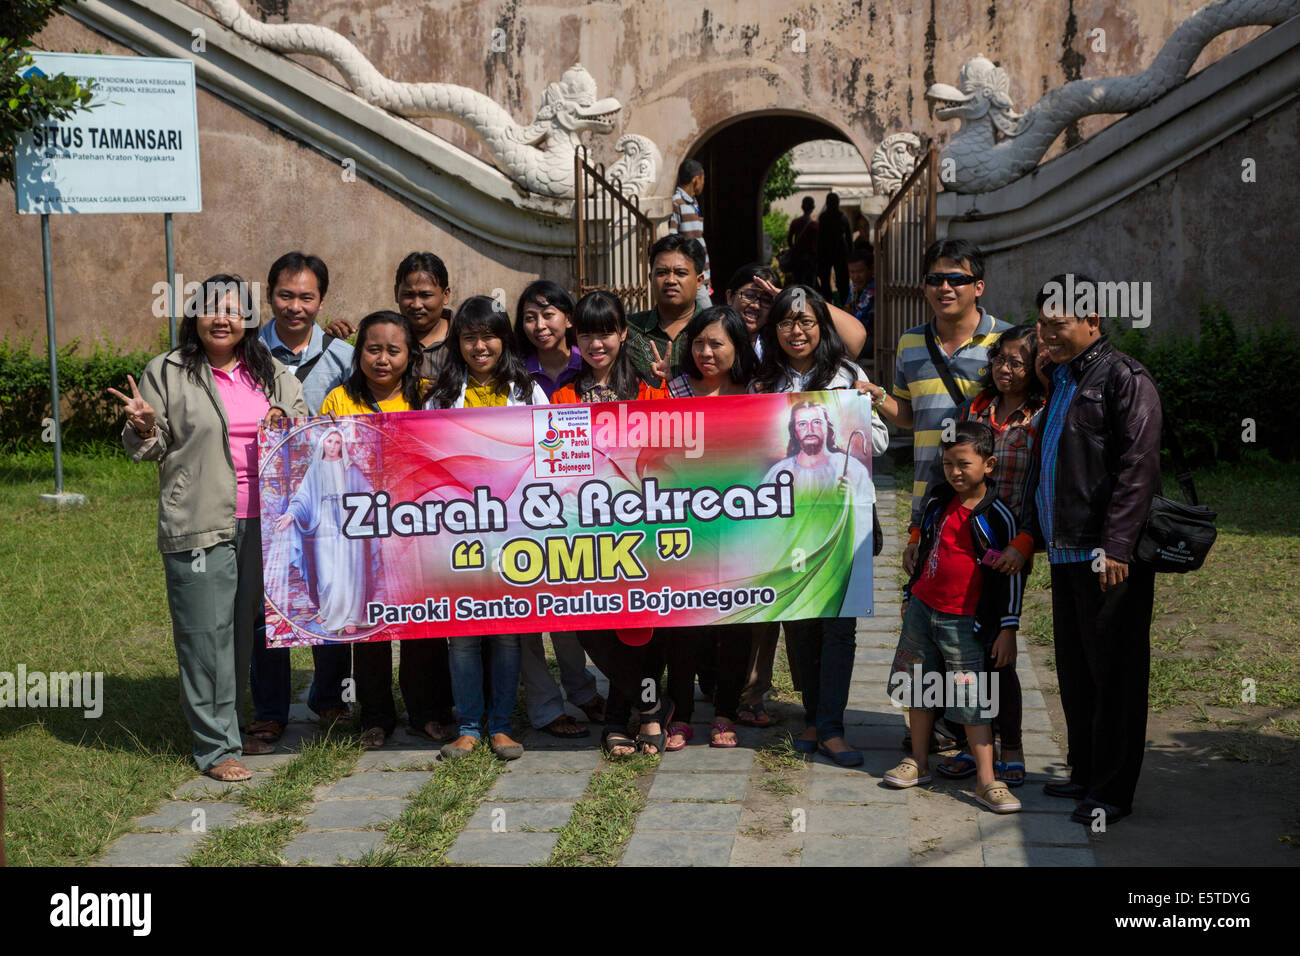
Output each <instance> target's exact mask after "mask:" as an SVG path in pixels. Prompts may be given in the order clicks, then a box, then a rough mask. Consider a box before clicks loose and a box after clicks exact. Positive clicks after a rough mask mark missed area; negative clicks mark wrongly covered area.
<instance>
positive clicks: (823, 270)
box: [817, 193, 853, 305]
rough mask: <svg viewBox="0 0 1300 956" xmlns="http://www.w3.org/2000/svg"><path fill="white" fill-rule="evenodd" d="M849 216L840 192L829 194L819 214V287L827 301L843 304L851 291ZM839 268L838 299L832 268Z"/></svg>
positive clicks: (837, 270)
mask: <svg viewBox="0 0 1300 956" xmlns="http://www.w3.org/2000/svg"><path fill="white" fill-rule="evenodd" d="M852 233H853V229H852V227H851V226H849V217H848V216H846V215H844V213H842V212H841V211H840V197H839V194H838V193H827V194H826V207H825V208H824V209H822V214H821V215H820V216H818V217H817V287H818V289H819V290H820V292H821V294H822V295H823V296H824V297H825V299H826V301H828V302H834V303H835V304H836V305H839V304H841V303H842V302H843V301H844V299H845V296H846V295H847V294H848V290H849V238H850V236H851V235H852ZM832 269H834V270H835V291H836V293H837V295H836V297H835V298H832V297H831V270H832Z"/></svg>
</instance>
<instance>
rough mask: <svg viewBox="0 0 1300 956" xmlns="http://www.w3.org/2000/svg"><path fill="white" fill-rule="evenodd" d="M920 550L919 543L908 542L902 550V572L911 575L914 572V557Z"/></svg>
mask: <svg viewBox="0 0 1300 956" xmlns="http://www.w3.org/2000/svg"><path fill="white" fill-rule="evenodd" d="M920 550H921V542H919V541H909V542H908V543H907V547H905V548H904V549H903V571H904V572H905V573H907V574H912V573H913V572H914V571H915V570H916V555H917V553H918V552H919V551H920Z"/></svg>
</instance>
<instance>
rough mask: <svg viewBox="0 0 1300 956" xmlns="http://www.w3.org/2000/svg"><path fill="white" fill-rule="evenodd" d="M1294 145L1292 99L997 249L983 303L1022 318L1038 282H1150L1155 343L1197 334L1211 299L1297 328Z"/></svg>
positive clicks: (1252, 321) (1252, 318) (1247, 320)
mask: <svg viewBox="0 0 1300 956" xmlns="http://www.w3.org/2000/svg"><path fill="white" fill-rule="evenodd" d="M1297 142H1300V101H1297V100H1293V101H1292V102H1291V104H1290V105H1289V106H1286V107H1283V108H1281V109H1279V110H1276V111H1274V112H1272V113H1270V114H1269V115H1267V116H1265V117H1264V118H1263V119H1260V120H1258V121H1256V122H1254V123H1252V124H1251V125H1250V126H1247V127H1245V128H1244V129H1242V130H1241V131H1240V132H1237V133H1235V134H1233V135H1232V136H1230V137H1228V138H1227V139H1225V140H1224V141H1223V142H1221V143H1218V144H1217V145H1215V146H1213V147H1211V148H1210V149H1208V150H1206V151H1205V152H1204V153H1202V154H1201V155H1199V156H1197V157H1195V158H1194V159H1192V160H1190V161H1189V162H1187V163H1185V164H1184V165H1182V166H1180V167H1179V168H1178V169H1176V170H1173V171H1172V172H1170V173H1167V174H1166V175H1164V176H1162V177H1161V178H1160V179H1158V180H1156V181H1155V182H1153V183H1150V184H1148V185H1147V186H1145V187H1143V188H1142V189H1139V190H1138V191H1137V192H1135V193H1134V194H1133V195H1131V196H1128V197H1126V198H1125V199H1123V200H1121V201H1120V202H1118V203H1116V204H1115V205H1113V206H1111V207H1110V208H1109V209H1106V210H1103V211H1102V212H1100V213H1098V214H1097V215H1095V216H1093V217H1091V218H1090V219H1087V220H1085V221H1083V222H1081V223H1079V224H1078V225H1077V226H1075V227H1073V228H1071V229H1069V230H1067V231H1065V232H1063V233H1058V234H1056V235H1054V236H1049V237H1047V238H1044V239H1037V240H1035V241H1033V242H1031V243H1026V244H1024V245H1021V246H1018V247H1016V248H1013V249H1007V250H1004V251H1000V252H997V253H994V254H993V255H991V256H989V260H988V263H987V266H986V269H987V275H988V285H987V291H986V293H985V295H984V305H985V307H986V308H988V309H989V310H990V311H991V312H993V313H994V314H995V315H998V316H1000V317H1002V318H1005V319H1007V320H1008V321H1014V322H1019V321H1023V317H1024V314H1025V312H1026V311H1027V310H1028V311H1032V309H1033V305H1034V295H1035V292H1036V291H1037V289H1038V287H1039V286H1040V285H1041V283H1042V282H1043V281H1045V280H1046V279H1048V278H1050V277H1051V276H1053V275H1056V274H1059V273H1062V272H1070V271H1074V272H1082V273H1085V274H1088V275H1091V276H1092V277H1094V278H1095V279H1097V280H1099V281H1115V280H1124V281H1138V282H1150V283H1151V291H1152V299H1153V303H1152V314H1151V319H1150V321H1151V325H1150V327H1149V331H1150V333H1152V334H1153V335H1160V336H1163V335H1175V334H1179V335H1182V334H1188V333H1194V332H1195V331H1196V329H1197V317H1196V310H1197V305H1198V303H1199V302H1200V301H1202V299H1206V298H1208V299H1211V300H1215V301H1218V302H1219V303H1221V304H1222V305H1224V306H1225V307H1226V308H1227V309H1228V311H1229V312H1230V313H1231V314H1232V315H1233V316H1234V317H1235V318H1237V319H1239V320H1241V321H1242V322H1243V323H1244V324H1248V325H1258V324H1262V323H1269V322H1274V321H1276V322H1281V323H1283V324H1285V325H1288V326H1290V327H1291V328H1294V329H1297V330H1300V305H1297V300H1296V296H1295V294H1294V291H1293V288H1292V285H1293V283H1292V274H1291V272H1290V270H1291V268H1292V267H1293V264H1292V262H1291V261H1290V260H1291V257H1292V256H1291V250H1292V249H1294V247H1295V241H1294V238H1290V239H1289V238H1288V233H1289V230H1290V229H1292V228H1293V224H1294V223H1295V222H1297V221H1300V192H1298V191H1297V189H1296V187H1295V182H1294V170H1295V144H1296V143H1297ZM1245 158H1251V159H1254V160H1255V164H1256V165H1255V177H1256V180H1255V182H1243V181H1242V160H1243V159H1245ZM977 230H978V224H975V223H972V224H969V225H966V224H963V227H962V229H961V234H962V235H963V236H967V237H969V238H971V239H974V240H975V241H978V232H977ZM1212 371H1213V370H1207V374H1209V373H1212Z"/></svg>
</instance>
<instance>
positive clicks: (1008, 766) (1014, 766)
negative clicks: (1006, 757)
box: [993, 760, 1025, 787]
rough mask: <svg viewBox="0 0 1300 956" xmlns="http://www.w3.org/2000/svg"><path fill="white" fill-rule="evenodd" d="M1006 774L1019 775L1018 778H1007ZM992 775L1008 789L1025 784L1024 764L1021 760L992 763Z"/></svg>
mask: <svg viewBox="0 0 1300 956" xmlns="http://www.w3.org/2000/svg"><path fill="white" fill-rule="evenodd" d="M1008 773H1019V774H1020V776H1018V777H1008V776H1006V774H1008ZM993 775H994V776H995V777H997V779H999V780H1001V781H1002V782H1003V783H1005V784H1006V785H1007V786H1008V787H1022V786H1024V784H1025V762H1024V761H1023V760H1010V761H1002V760H995V761H993Z"/></svg>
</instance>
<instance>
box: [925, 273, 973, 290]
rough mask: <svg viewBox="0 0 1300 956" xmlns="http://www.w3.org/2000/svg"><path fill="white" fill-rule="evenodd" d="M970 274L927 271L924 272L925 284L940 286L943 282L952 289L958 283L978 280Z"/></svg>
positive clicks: (963, 283)
mask: <svg viewBox="0 0 1300 956" xmlns="http://www.w3.org/2000/svg"><path fill="white" fill-rule="evenodd" d="M978 281H979V280H978V279H976V278H975V277H974V276H972V275H967V274H966V273H965V272H927V273H926V274H925V284H926V285H931V286H941V285H943V284H944V283H945V282H946V283H948V285H950V286H952V287H953V288H954V289H955V288H957V286H959V285H970V284H971V283H972V282H978Z"/></svg>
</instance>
